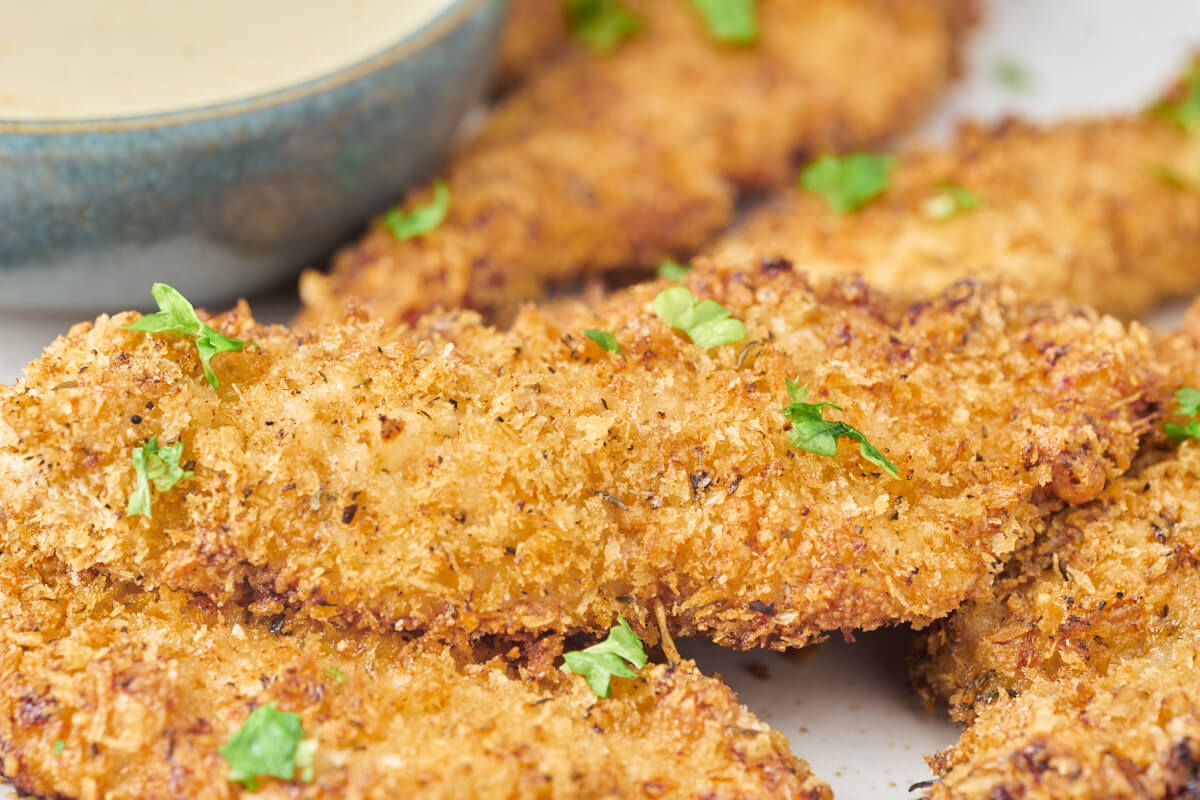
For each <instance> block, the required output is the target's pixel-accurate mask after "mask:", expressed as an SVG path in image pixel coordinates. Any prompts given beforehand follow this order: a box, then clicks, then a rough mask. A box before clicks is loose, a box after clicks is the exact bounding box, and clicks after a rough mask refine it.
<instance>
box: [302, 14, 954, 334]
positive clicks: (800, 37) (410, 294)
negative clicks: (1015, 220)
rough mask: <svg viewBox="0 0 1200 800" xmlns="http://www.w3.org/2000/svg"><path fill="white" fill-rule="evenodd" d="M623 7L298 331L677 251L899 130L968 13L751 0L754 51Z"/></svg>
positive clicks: (525, 289) (306, 296)
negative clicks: (619, 37)
mask: <svg viewBox="0 0 1200 800" xmlns="http://www.w3.org/2000/svg"><path fill="white" fill-rule="evenodd" d="M628 5H629V6H630V7H633V8H635V10H636V11H637V12H638V13H639V14H640V15H641V16H642V17H643V19H644V28H643V30H642V31H641V32H640V33H639V34H638V35H637V36H635V37H633V38H631V39H629V40H628V41H626V42H624V43H623V44H622V45H621V46H620V47H619V48H618V49H617V50H616V51H615V52H613V53H610V54H601V55H594V54H590V53H587V52H583V51H582V48H577V52H575V54H574V55H573V56H570V57H567V58H565V59H563V60H560V61H557V62H555V63H554V64H553V65H550V66H548V67H547V68H546V69H545V70H544V71H542V72H541V73H540V74H538V75H536V76H535V77H533V78H532V79H531V80H530V81H529V82H528V83H526V84H525V85H523V86H521V87H520V88H519V89H518V90H516V91H515V92H513V93H512V95H510V97H509V98H508V99H507V100H505V101H504V102H502V103H501V104H500V105H499V106H498V107H497V108H496V109H495V110H494V111H493V112H492V114H491V115H490V116H489V118H488V119H487V120H486V121H485V123H484V125H483V129H482V131H481V132H480V134H479V135H478V137H477V139H476V140H475V141H473V142H472V143H471V144H470V145H469V146H467V147H466V148H465V149H464V150H462V151H461V152H459V153H458V154H457V156H456V157H455V158H453V159H452V161H451V163H450V165H449V167H448V171H447V174H446V181H447V183H448V185H449V187H450V192H451V198H452V199H451V203H450V210H449V216H448V218H447V219H446V220H445V221H444V222H443V223H442V224H441V226H440V227H439V228H438V229H437V230H436V231H434V232H432V233H430V234H428V235H426V236H424V237H419V238H416V239H410V240H407V241H399V240H397V238H396V237H395V236H394V235H393V234H392V233H391V231H390V230H389V229H388V228H387V227H386V225H385V224H383V222H382V221H381V220H378V221H376V222H375V223H374V224H373V225H372V226H371V229H370V231H369V232H368V233H367V235H366V237H365V238H364V239H363V240H362V241H360V242H358V243H357V244H355V245H353V246H352V247H350V248H348V249H346V250H345V251H343V252H342V253H341V254H339V255H338V257H337V259H336V261H335V263H334V267H333V272H332V274H330V275H319V274H317V273H314V272H310V273H307V274H306V275H305V276H304V277H303V279H302V281H301V296H302V299H303V301H304V303H305V304H306V306H307V309H306V310H305V311H304V312H302V314H301V316H300V317H299V320H300V321H301V322H302V323H303V324H304V325H305V326H308V327H312V326H314V325H316V324H318V323H319V322H321V321H334V320H337V319H339V318H340V317H341V316H342V314H343V312H344V310H345V307H346V305H347V303H349V302H353V303H355V304H357V305H358V306H359V307H361V308H363V309H366V310H368V311H370V312H371V313H372V314H374V315H378V316H381V317H383V318H385V319H391V320H398V319H412V318H413V317H415V316H416V315H417V314H419V313H420V312H422V311H424V310H428V309H432V308H435V307H438V306H443V307H447V308H451V307H459V306H469V307H474V308H479V309H483V310H492V309H497V308H501V307H507V306H511V305H512V304H514V303H516V302H517V301H520V300H524V299H527V298H532V297H536V296H538V295H540V294H541V293H542V291H543V290H544V288H545V286H546V284H547V283H552V282H555V281H560V280H567V279H571V278H574V277H577V276H579V275H580V274H584V273H597V272H603V271H605V270H612V269H616V268H622V267H634V266H640V267H647V266H650V265H653V264H656V263H657V262H658V260H659V259H660V258H662V257H664V256H667V255H682V254H691V253H693V252H695V251H696V250H697V249H698V248H699V247H700V246H701V245H702V244H704V243H705V242H706V241H708V240H709V239H710V238H711V237H712V236H713V235H714V234H715V233H717V232H718V231H719V230H720V229H721V228H723V227H724V226H725V225H726V224H727V223H728V222H729V221H730V219H731V218H732V216H733V213H734V204H735V202H736V200H737V196H738V193H739V191H747V190H753V189H760V188H763V187H766V186H772V185H778V184H781V183H784V182H786V181H787V180H789V179H790V178H791V177H793V175H794V165H795V163H796V162H797V160H798V159H799V158H800V157H802V156H803V155H804V154H806V153H812V152H816V151H818V150H824V149H830V148H834V149H841V148H849V147H857V146H862V145H864V144H868V143H872V142H877V141H880V140H882V139H885V138H887V137H888V136H889V135H890V134H892V133H894V132H896V131H897V130H899V129H901V128H903V127H904V126H905V125H907V124H909V123H911V122H912V121H913V120H915V119H916V118H917V117H918V116H919V115H920V114H921V112H922V111H924V109H925V108H926V107H927V106H928V105H929V103H930V101H931V100H932V99H933V98H934V97H936V96H937V94H938V93H939V92H940V91H941V90H942V89H943V88H944V87H945V86H946V84H947V83H948V82H949V80H950V79H951V77H952V76H953V74H954V71H955V67H956V61H957V54H958V49H959V45H960V44H961V38H962V34H963V30H964V29H965V28H966V27H968V25H969V23H970V22H971V21H972V19H973V15H974V2H973V0H903V2H899V1H898V0H811V1H810V2H803V3H797V2H793V0H763V1H762V2H761V3H759V4H758V13H759V15H760V19H761V23H760V26H761V31H762V34H761V41H760V42H758V43H757V44H756V45H754V46H743V47H732V46H725V45H719V44H717V43H715V42H714V41H713V40H712V39H711V37H710V35H709V34H708V32H707V30H706V29H705V27H704V25H703V24H702V22H701V21H700V18H699V16H698V15H697V14H696V13H695V11H694V9H693V8H692V7H691V5H690V4H689V3H684V2H678V0H629V2H628ZM864 76H867V77H869V79H864ZM429 197H430V192H429V189H428V188H423V189H419V190H417V191H415V192H413V193H412V194H411V195H410V196H409V197H408V198H406V200H405V203H404V204H403V205H404V206H405V207H410V208H411V207H413V206H415V205H419V204H422V203H425V202H427V201H428V199H429Z"/></svg>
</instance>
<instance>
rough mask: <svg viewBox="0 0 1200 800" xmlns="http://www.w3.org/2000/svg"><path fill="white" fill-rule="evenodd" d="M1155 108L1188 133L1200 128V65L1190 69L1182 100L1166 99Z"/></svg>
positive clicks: (1185, 79)
mask: <svg viewBox="0 0 1200 800" xmlns="http://www.w3.org/2000/svg"><path fill="white" fill-rule="evenodd" d="M1154 110H1155V111H1156V112H1157V113H1158V114H1159V115H1160V116H1162V117H1163V118H1164V119H1167V120H1170V121H1171V122H1173V123H1175V124H1176V125H1178V126H1179V127H1180V128H1182V129H1183V130H1185V131H1186V132H1188V133H1192V132H1193V131H1197V130H1200V67H1197V66H1193V67H1192V68H1191V69H1190V70H1188V74H1187V77H1186V78H1184V86H1183V98H1182V99H1181V100H1179V101H1177V102H1172V101H1170V100H1165V101H1163V102H1161V103H1159V104H1158V105H1156V106H1155V107H1154Z"/></svg>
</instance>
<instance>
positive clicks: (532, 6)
mask: <svg viewBox="0 0 1200 800" xmlns="http://www.w3.org/2000/svg"><path fill="white" fill-rule="evenodd" d="M566 43H567V15H566V11H565V3H564V2H563V0H509V2H508V17H507V18H506V19H505V21H504V30H503V32H502V33H501V34H500V44H499V50H498V52H497V53H496V64H495V67H494V70H493V71H494V80H495V82H496V84H497V86H499V87H500V88H502V89H505V88H509V87H511V86H513V85H514V84H516V83H519V82H520V81H523V80H526V79H528V78H529V76H531V75H533V74H536V72H537V71H538V70H540V69H543V68H544V67H545V65H546V64H547V63H548V62H549V61H550V60H552V59H553V58H554V57H555V56H556V55H557V54H558V53H559V52H560V51H562V50H563V49H565V46H566Z"/></svg>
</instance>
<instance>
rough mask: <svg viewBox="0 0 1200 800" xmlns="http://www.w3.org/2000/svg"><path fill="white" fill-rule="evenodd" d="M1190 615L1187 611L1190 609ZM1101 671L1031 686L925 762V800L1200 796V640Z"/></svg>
mask: <svg viewBox="0 0 1200 800" xmlns="http://www.w3.org/2000/svg"><path fill="white" fill-rule="evenodd" d="M1192 610H1193V611H1194V609H1192ZM1139 652H1141V654H1140V655H1135V654H1134V653H1129V654H1127V655H1126V657H1124V658H1120V659H1117V660H1115V661H1113V662H1112V663H1111V664H1110V665H1109V667H1108V669H1106V670H1088V671H1085V672H1082V673H1071V674H1069V675H1063V676H1062V677H1060V678H1058V679H1057V680H1051V679H1047V678H1043V677H1036V678H1033V679H1031V680H1030V681H1029V682H1028V683H1027V684H1026V686H1025V688H1024V689H1023V690H1022V693H1021V695H1020V696H1019V697H1017V698H1016V699H1009V698H1008V697H1007V696H1005V697H1003V698H1001V699H1000V700H998V701H997V702H996V703H994V704H993V705H989V706H987V707H984V708H982V709H981V710H980V711H979V716H978V717H976V719H975V721H974V722H973V723H972V724H971V726H970V727H968V728H967V730H966V732H965V733H964V734H963V736H962V738H961V739H960V740H959V742H958V744H957V745H956V746H955V747H953V748H951V749H950V750H947V751H946V752H943V753H940V754H939V755H938V756H936V757H935V758H933V759H931V763H932V766H933V768H934V770H935V771H936V772H938V773H940V774H941V775H942V780H941V782H939V783H936V784H934V786H933V787H931V789H930V791H929V796H930V797H931V798H933V799H934V800H951V799H952V798H953V799H955V800H960V799H961V800H966V799H967V798H972V799H974V798H978V800H1014V799H1015V798H1023V799H1024V800H1043V798H1044V799H1045V800H1100V798H1104V800H1135V799H1136V800H1146V799H1147V798H1161V799H1163V800H1184V799H1185V798H1193V797H1197V796H1198V795H1200V632H1198V631H1197V630H1196V629H1194V628H1190V629H1185V630H1182V631H1180V632H1179V633H1178V635H1176V636H1173V637H1171V638H1169V639H1166V640H1163V641H1160V642H1158V643H1157V644H1155V645H1154V646H1153V647H1148V648H1145V649H1144V650H1140V651H1139Z"/></svg>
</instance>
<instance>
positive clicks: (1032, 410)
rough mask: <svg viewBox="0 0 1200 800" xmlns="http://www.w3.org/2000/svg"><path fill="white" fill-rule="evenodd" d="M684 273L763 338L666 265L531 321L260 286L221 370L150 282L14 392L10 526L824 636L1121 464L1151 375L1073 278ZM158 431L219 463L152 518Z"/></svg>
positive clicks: (433, 620)
mask: <svg viewBox="0 0 1200 800" xmlns="http://www.w3.org/2000/svg"><path fill="white" fill-rule="evenodd" d="M688 286H690V289H691V291H692V292H693V293H694V294H695V296H696V297H703V298H709V299H713V300H715V301H717V302H719V303H721V304H723V305H724V306H725V307H726V308H727V309H728V310H729V311H730V312H732V314H733V315H734V316H735V317H736V318H738V319H741V320H744V322H745V325H746V326H747V328H748V330H749V337H748V338H747V339H746V340H745V341H744V342H739V343H738V344H736V345H726V346H722V347H718V348H714V349H712V350H705V349H703V348H701V347H698V346H696V345H693V344H691V343H690V341H688V340H686V339H684V338H683V337H682V336H681V335H680V334H678V333H676V332H674V331H672V330H671V329H670V328H669V327H667V325H665V324H664V323H663V322H662V321H661V320H660V319H659V318H657V317H656V316H655V313H654V312H653V311H652V310H651V307H650V306H651V301H652V300H653V299H654V298H655V296H656V293H657V292H658V291H659V290H660V289H662V288H663V284H657V283H652V284H646V285H642V286H638V287H634V288H632V289H630V290H626V291H623V292H620V293H617V294H615V295H613V296H612V297H611V298H609V299H608V300H607V301H606V302H605V303H604V304H602V305H599V306H597V307H596V308H595V309H594V313H593V315H592V316H591V317H590V318H581V319H579V320H578V322H579V324H578V327H574V328H566V329H564V328H561V327H559V326H557V325H556V324H555V322H554V320H553V319H551V318H548V317H546V316H544V315H542V314H541V313H540V312H538V311H537V310H534V309H528V310H526V311H525V312H524V313H523V314H522V316H521V317H520V318H519V319H518V321H517V323H516V325H515V326H514V327H513V329H512V330H510V331H509V332H506V333H497V332H494V331H492V330H490V329H488V328H486V327H484V326H482V325H480V324H479V323H478V321H477V318H475V317H474V316H472V315H470V314H465V315H462V316H459V317H448V318H441V319H437V318H434V319H430V320H427V321H425V322H424V323H423V330H422V331H421V333H420V335H419V336H413V335H412V334H410V333H404V332H400V333H395V332H389V331H392V330H393V329H391V328H390V327H389V326H387V325H385V324H383V323H381V322H361V321H358V320H355V319H348V320H347V321H345V322H344V323H343V324H341V325H336V326H330V327H326V328H322V329H319V330H317V331H314V332H311V333H309V334H298V333H295V332H292V331H289V330H287V329H285V328H280V327H275V328H264V327H259V326H257V325H255V324H254V322H253V321H252V320H251V319H250V318H249V315H248V312H247V311H246V310H245V309H242V310H240V311H238V312H235V313H232V314H230V315H227V316H225V317H223V318H221V319H220V320H219V321H218V322H217V323H216V324H218V325H219V326H220V327H221V328H222V329H223V330H224V331H225V332H226V333H228V334H230V335H235V336H238V337H240V338H243V339H251V340H253V341H255V342H257V343H258V345H259V346H260V349H258V350H252V349H251V350H247V351H246V352H245V353H224V354H222V355H220V356H218V358H217V361H216V362H215V363H218V364H219V367H220V369H219V371H220V372H221V385H220V387H219V389H216V390H214V389H212V388H211V387H210V386H209V385H208V384H207V383H205V382H204V379H203V377H202V376H201V375H200V373H199V371H198V368H197V364H196V358H195V348H194V347H193V346H192V345H190V344H187V343H186V342H183V341H180V340H178V339H175V338H173V337H170V336H152V335H148V334H143V333H137V332H131V331H124V330H122V328H121V326H122V325H124V324H126V323H129V322H131V321H132V320H134V319H136V315H134V314H122V315H118V316H117V317H115V318H112V319H108V318H101V319H100V320H98V321H97V322H96V323H95V324H83V325H79V326H76V327H75V328H74V329H73V330H72V331H71V332H70V334H69V335H68V336H66V337H64V338H62V339H60V340H59V341H57V342H56V343H55V344H53V345H52V346H51V347H50V348H48V350H47V351H46V353H45V355H44V356H43V357H42V358H41V359H40V360H38V361H36V362H34V363H33V364H32V365H31V366H30V367H29V368H28V371H27V377H26V379H25V380H24V381H23V382H22V383H19V384H18V385H17V386H15V387H13V388H11V389H4V390H3V392H2V393H0V521H2V522H3V534H2V535H3V536H4V537H5V538H8V539H12V540H20V541H26V540H28V541H33V542H35V543H36V544H37V545H38V546H39V547H41V548H43V549H44V550H46V551H47V552H51V551H52V552H54V553H56V554H58V555H59V556H60V557H61V558H63V559H64V560H65V561H66V562H67V563H68V564H69V565H70V566H71V567H72V568H74V569H76V570H82V569H87V568H97V569H101V570H104V571H107V572H109V573H111V574H113V575H115V576H117V577H119V578H123V579H130V580H141V581H144V582H146V583H147V584H148V585H150V586H156V585H165V586H170V587H172V588H177V589H182V590H187V591H193V592H198V593H202V594H204V595H206V596H208V597H210V598H212V599H213V600H214V601H216V602H217V603H219V604H221V605H228V604H230V603H234V602H239V598H241V597H242V594H243V593H244V592H245V591H249V592H250V593H251V594H252V595H253V597H252V608H253V609H254V610H255V611H256V612H257V613H260V614H277V613H281V612H283V611H284V610H286V609H293V608H301V609H303V610H304V611H305V612H307V613H308V614H309V615H311V616H313V617H316V618H318V619H323V620H332V621H335V622H337V623H339V624H341V625H344V626H350V627H364V628H391V627H397V628H403V629H411V630H420V629H425V628H428V627H430V626H433V625H435V624H437V623H439V622H446V621H452V622H454V623H455V624H458V625H460V626H462V627H464V628H466V629H468V630H473V631H478V632H480V633H503V634H509V635H525V634H530V633H536V632H539V631H544V630H555V631H573V630H589V631H600V630H603V629H606V628H607V627H608V626H609V625H611V624H612V622H613V620H614V619H615V617H616V616H617V615H618V614H623V615H624V616H625V617H627V618H628V619H630V620H631V621H632V622H634V623H635V627H636V628H637V629H638V630H639V631H642V632H645V631H647V629H648V627H649V620H651V619H652V617H653V612H654V611H655V610H656V609H657V607H658V606H659V604H661V606H662V609H663V611H665V615H666V617H667V618H668V620H669V627H670V629H671V630H672V631H674V632H677V633H681V634H684V635H700V636H705V637H709V638H712V639H714V640H716V641H718V642H720V643H722V644H725V645H729V646H734V647H752V646H757V645H769V646H773V647H784V646H799V645H803V644H805V643H807V642H810V641H812V640H814V639H816V638H819V637H820V636H821V635H822V633H823V632H825V631H830V630H844V631H850V630H854V629H860V628H866V629H869V628H874V627H878V626H881V625H887V624H893V623H897V622H901V621H911V622H914V623H917V624H924V623H926V622H928V621H930V620H933V619H936V618H938V617H941V616H943V615H945V614H947V613H949V612H950V611H951V610H952V609H954V608H956V607H957V606H958V605H959V604H960V603H961V602H962V601H963V600H964V599H965V598H967V597H970V596H973V595H975V594H977V593H979V592H980V591H985V590H986V589H987V587H988V586H990V584H991V581H992V572H993V571H994V570H995V569H996V568H997V567H998V565H999V564H1001V563H1002V562H1003V561H1004V560H1005V559H1006V557H1007V556H1008V554H1009V553H1011V552H1012V551H1013V550H1015V549H1016V548H1018V547H1020V546H1021V545H1023V544H1024V543H1026V542H1028V541H1029V540H1030V539H1031V538H1032V536H1033V533H1034V531H1035V530H1036V529H1037V528H1038V527H1039V526H1040V524H1041V523H1040V520H1041V519H1042V517H1043V515H1044V514H1045V512H1046V511H1047V510H1050V509H1053V508H1056V507H1058V506H1060V505H1062V503H1063V501H1067V502H1073V503H1078V502H1083V501H1086V500H1088V499H1090V498H1092V497H1093V496H1095V495H1096V494H1097V493H1098V492H1099V491H1100V490H1101V489H1102V487H1103V486H1104V484H1105V482H1106V480H1108V479H1109V478H1112V477H1115V476H1116V475H1118V474H1119V473H1121V472H1122V471H1124V470H1125V469H1126V468H1127V467H1128V464H1129V460H1130V458H1131V457H1132V455H1133V452H1134V450H1135V449H1136V446H1137V442H1138V440H1139V437H1140V434H1141V433H1142V431H1143V430H1144V429H1145V427H1146V424H1147V419H1146V415H1147V413H1149V412H1150V409H1149V408H1148V407H1147V404H1146V403H1145V402H1144V401H1143V398H1144V397H1146V396H1147V395H1148V393H1150V394H1153V393H1155V392H1157V391H1158V389H1157V377H1156V375H1155V374H1154V373H1153V371H1152V370H1151V369H1149V368H1148V367H1147V366H1146V362H1147V361H1148V360H1149V355H1150V354H1149V352H1148V346H1149V345H1148V342H1147V334H1146V332H1145V331H1144V330H1143V329H1141V328H1138V327H1135V328H1134V329H1132V330H1131V331H1127V330H1126V329H1125V328H1123V327H1122V325H1121V324H1120V323H1118V322H1116V321H1115V320H1112V319H1109V318H1102V317H1100V316H1098V315H1097V314H1095V313H1093V312H1090V311H1088V310H1085V309H1082V308H1079V307H1075V306H1071V305H1067V304H1055V305H1041V306H1038V305H1029V304H1027V303H1025V302H1023V301H1019V300H1018V299H1017V298H1015V297H1014V296H1013V294H1012V293H1011V292H1008V291H1003V290H992V289H988V288H985V287H982V286H976V285H974V284H963V285H960V286H957V287H955V288H954V289H953V290H952V291H950V292H948V293H946V294H945V295H943V296H940V297H938V298H936V299H934V300H931V301H930V302H929V303H927V304H925V305H923V306H920V307H917V308H914V309H912V310H911V311H908V312H898V311H894V310H893V309H892V308H891V307H890V305H889V303H888V302H887V301H886V298H878V297H875V296H873V295H871V294H870V293H869V292H867V291H866V290H865V289H864V288H863V287H861V286H860V285H857V284H845V285H835V286H833V287H829V288H825V289H822V290H814V289H811V288H809V287H808V285H807V284H806V282H805V280H804V279H803V277H802V276H800V275H798V274H795V273H792V272H790V271H786V270H784V271H778V270H776V269H773V268H770V269H761V270H760V269H758V267H757V265H755V266H754V267H753V269H752V271H748V272H745V273H740V272H737V271H734V270H725V271H722V272H721V273H720V280H713V281H709V282H706V280H705V278H704V276H702V275H697V276H694V278H693V279H692V281H691V282H690V283H689V284H688ZM584 329H597V330H601V331H606V332H611V333H612V334H614V335H615V337H616V340H617V342H618V343H619V345H620V347H621V348H622V350H621V352H620V353H612V352H605V351H604V350H602V349H600V347H599V346H598V345H597V344H596V343H595V342H593V341H592V340H591V339H589V338H587V337H586V336H584V333H583V331H584ZM439 337H441V338H439ZM393 339H394V340H393ZM752 342H757V343H759V344H757V345H752V344H750V343H752ZM791 378H794V379H796V386H797V387H798V386H800V385H806V386H807V387H808V389H809V391H810V393H811V399H812V402H814V403H815V402H836V403H838V404H840V405H841V407H842V408H843V409H845V411H844V412H837V411H836V410H835V409H824V410H823V411H821V412H820V413H824V414H826V415H829V416H832V417H834V418H839V419H843V420H844V421H845V423H846V424H848V425H850V426H853V427H854V428H855V429H857V431H860V432H861V433H862V434H863V435H864V436H865V438H866V439H867V440H868V441H869V442H870V443H872V444H873V445H874V446H876V447H877V448H879V450H880V451H881V452H882V454H883V456H884V457H885V458H887V459H889V460H890V461H891V462H893V463H894V464H895V465H896V466H897V468H898V471H899V475H900V477H899V478H898V479H892V478H891V477H890V476H889V475H888V474H887V473H886V472H884V471H883V469H882V468H881V467H880V466H877V465H876V464H875V463H872V462H870V461H867V460H865V459H864V458H863V457H861V456H860V455H859V452H858V446H857V444H856V443H855V442H853V441H850V440H843V441H842V443H841V449H840V451H838V455H837V456H836V457H826V456H820V455H816V454H814V453H811V452H805V451H803V450H798V449H796V448H794V447H792V446H791V445H790V444H789V434H788V429H789V426H790V423H789V422H788V420H787V419H786V418H785V417H784V415H782V414H781V413H780V408H781V407H783V406H785V405H787V404H788V393H787V392H786V391H785V380H786V379H791ZM151 436H154V437H157V440H158V441H159V442H161V443H162V444H163V445H166V444H167V443H169V442H182V444H183V457H184V458H185V459H186V460H187V462H194V463H192V464H191V466H186V469H188V470H192V471H194V473H195V475H194V476H193V477H190V478H187V479H186V480H184V481H181V482H180V483H179V484H178V485H177V486H176V487H175V488H173V489H171V490H170V491H166V492H163V493H160V494H157V495H156V496H155V497H154V501H153V516H152V517H151V518H145V517H137V518H127V517H126V516H125V515H124V513H125V509H126V504H127V500H128V498H129V497H130V493H131V491H133V489H134V477H135V476H134V469H133V464H132V461H131V457H132V450H133V448H135V447H138V446H139V445H140V444H141V443H142V442H143V441H145V440H146V439H147V438H148V437H151Z"/></svg>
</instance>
